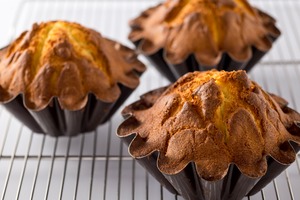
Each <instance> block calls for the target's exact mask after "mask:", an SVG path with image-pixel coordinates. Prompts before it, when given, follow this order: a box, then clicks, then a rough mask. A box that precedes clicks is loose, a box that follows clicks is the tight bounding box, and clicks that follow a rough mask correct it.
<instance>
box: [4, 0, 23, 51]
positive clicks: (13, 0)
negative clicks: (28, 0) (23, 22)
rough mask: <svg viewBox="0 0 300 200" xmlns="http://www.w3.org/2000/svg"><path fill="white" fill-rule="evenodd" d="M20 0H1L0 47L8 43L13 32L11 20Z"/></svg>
mask: <svg viewBox="0 0 300 200" xmlns="http://www.w3.org/2000/svg"><path fill="white" fill-rule="evenodd" d="M21 1H22V0H9V1H8V0H3V1H1V2H0V3H1V6H0V27H1V28H0V30H1V31H0V48H1V47H3V46H4V45H6V44H8V42H9V40H10V39H11V34H12V32H13V30H12V28H13V26H12V25H13V20H14V19H15V16H16V11H17V8H18V6H19V5H20V2H21Z"/></svg>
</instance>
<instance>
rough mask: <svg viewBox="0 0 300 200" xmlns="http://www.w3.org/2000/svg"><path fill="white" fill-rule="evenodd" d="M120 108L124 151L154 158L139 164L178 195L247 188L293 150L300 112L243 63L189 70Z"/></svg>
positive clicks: (230, 193) (223, 195)
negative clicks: (220, 68)
mask: <svg viewBox="0 0 300 200" xmlns="http://www.w3.org/2000/svg"><path fill="white" fill-rule="evenodd" d="M123 115H124V117H126V118H127V119H126V120H125V121H124V122H123V123H122V124H121V125H120V126H119V128H118V130H117V134H118V136H119V137H121V138H122V139H123V140H124V141H125V142H127V143H128V144H129V153H130V154H131V156H132V157H134V158H135V159H137V160H140V162H142V160H141V159H146V160H151V161H152V162H155V163H156V165H153V164H152V165H146V166H145V167H146V169H148V170H149V171H150V172H154V174H157V173H160V174H161V175H162V176H164V177H165V179H166V180H167V181H168V182H169V183H170V184H171V185H172V186H173V187H174V188H175V190H176V191H177V192H178V193H179V194H180V195H182V196H183V197H184V198H185V199H242V198H243V197H244V196H245V195H247V194H250V193H249V192H250V191H251V190H252V189H255V191H253V190H252V191H251V194H254V193H255V192H257V191H259V190H261V189H262V187H263V186H264V185H266V184H267V183H268V182H270V181H271V180H272V179H274V178H275V177H276V176H277V175H278V174H279V173H280V172H282V171H283V170H284V169H285V168H286V167H287V166H288V165H289V164H291V163H292V162H293V161H294V160H295V157H296V152H295V151H298V150H299V144H300V124H299V121H300V114H299V113H297V112H296V111H294V110H292V109H291V108H289V107H287V102H286V101H285V100H284V99H282V98H281V97H278V96H275V95H271V94H268V93H266V92H265V91H264V90H263V89H262V88H261V87H260V86H259V85H258V84H257V83H255V82H253V81H251V80H250V79H249V78H248V77H247V74H246V72H245V71H243V70H238V71H232V72H225V71H216V70H212V71H206V72H193V73H188V74H186V75H184V76H183V77H181V78H180V79H179V80H178V81H177V82H175V83H174V84H172V85H171V86H169V87H166V88H160V89H158V90H154V91H152V92H149V93H147V94H145V95H143V96H141V99H140V100H139V101H137V102H135V103H133V104H131V105H129V106H127V107H126V108H125V109H124V110H123ZM128 138H129V139H130V140H129V139H128ZM166 180H164V181H166Z"/></svg>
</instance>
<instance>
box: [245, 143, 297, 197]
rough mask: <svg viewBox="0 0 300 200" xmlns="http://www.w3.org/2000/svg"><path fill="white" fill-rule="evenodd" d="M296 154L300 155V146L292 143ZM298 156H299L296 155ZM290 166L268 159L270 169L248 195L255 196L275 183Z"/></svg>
mask: <svg viewBox="0 0 300 200" xmlns="http://www.w3.org/2000/svg"><path fill="white" fill-rule="evenodd" d="M290 144H291V145H292V147H293V148H294V150H295V152H296V153H298V152H299V151H300V146H299V145H298V144H296V143H294V142H290ZM296 156H297V155H296ZM289 166H290V165H283V164H281V163H278V162H277V161H276V160H274V159H273V158H271V157H269V158H268V169H267V172H266V174H265V175H264V176H263V177H262V178H261V179H260V180H259V181H258V182H257V184H255V186H254V187H253V188H252V189H251V191H250V192H249V193H248V195H249V196H251V195H254V194H256V193H258V192H259V191H261V190H262V189H263V188H264V187H265V186H266V185H268V184H269V183H270V182H271V181H273V180H274V179H275V178H276V177H277V176H278V175H280V174H281V173H282V172H283V171H284V170H286V168H288V167H289Z"/></svg>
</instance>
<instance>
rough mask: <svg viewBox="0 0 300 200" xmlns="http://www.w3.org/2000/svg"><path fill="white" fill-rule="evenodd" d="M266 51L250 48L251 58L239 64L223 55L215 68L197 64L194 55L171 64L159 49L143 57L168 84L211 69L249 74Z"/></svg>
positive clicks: (136, 43)
mask: <svg viewBox="0 0 300 200" xmlns="http://www.w3.org/2000/svg"><path fill="white" fill-rule="evenodd" d="M268 38H269V40H270V41H271V42H272V43H274V42H275V41H276V39H277V37H273V36H269V37H268ZM139 44H140V41H138V42H134V45H135V46H136V47H137V48H138V46H139ZM267 52H268V51H261V50H259V49H257V48H256V47H252V56H251V58H250V59H249V60H247V61H245V62H239V61H235V60H234V59H232V58H231V57H230V56H229V55H228V54H227V53H223V55H222V58H221V60H220V62H219V63H218V64H217V65H215V66H205V65H201V64H200V63H198V62H197V60H196V59H195V57H194V55H193V54H191V55H189V56H188V58H187V59H186V60H185V61H183V62H182V63H178V64H171V63H169V62H167V61H166V59H165V56H164V49H163V48H162V49H160V50H159V51H157V52H156V53H154V54H151V55H144V56H145V57H146V58H147V59H148V60H149V62H150V63H151V64H152V65H153V66H154V67H155V68H156V69H157V70H158V71H159V72H160V73H161V74H162V75H164V76H165V77H166V78H167V79H168V80H169V81H170V82H175V81H176V80H177V79H178V78H179V77H181V76H183V75H184V74H186V73H188V72H193V71H207V70H211V69H217V70H225V71H233V70H245V71H247V72H249V71H250V70H251V69H252V68H253V67H254V66H255V65H256V64H257V63H258V62H259V61H260V60H261V58H262V57H263V56H264V55H265V54H266V53H267Z"/></svg>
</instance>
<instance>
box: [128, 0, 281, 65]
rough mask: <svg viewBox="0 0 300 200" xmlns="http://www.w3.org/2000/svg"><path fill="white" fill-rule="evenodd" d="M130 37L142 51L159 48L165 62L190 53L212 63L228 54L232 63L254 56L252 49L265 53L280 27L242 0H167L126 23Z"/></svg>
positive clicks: (200, 59)
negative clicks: (129, 27)
mask: <svg viewBox="0 0 300 200" xmlns="http://www.w3.org/2000/svg"><path fill="white" fill-rule="evenodd" d="M130 26H131V29H132V30H131V32H130V34H129V39H130V40H131V41H133V42H138V43H139V44H138V49H139V50H140V51H141V52H142V53H143V54H146V55H150V54H154V53H155V52H157V51H159V50H160V49H163V50H164V56H165V58H166V60H167V61H168V62H169V63H172V64H179V63H182V62H183V61H184V60H185V59H187V57H188V56H189V55H191V54H193V55H194V56H195V58H196V60H197V62H198V63H201V65H205V66H214V65H216V64H217V63H219V62H220V60H221V58H222V53H223V52H226V53H228V54H229V56H230V57H232V58H233V59H234V60H236V61H245V60H248V59H250V57H251V56H252V47H256V48H257V49H258V50H261V51H264V52H265V51H267V50H269V49H270V48H271V46H272V38H277V37H278V36H279V35H280V31H279V30H278V29H277V28H276V26H275V20H274V19H273V18H272V17H270V16H269V15H267V14H266V13H264V12H262V11H261V10H259V9H257V8H255V7H252V6H251V5H250V4H249V3H248V2H247V1H246V0H166V1H165V2H164V3H161V4H159V5H157V6H155V7H152V8H149V9H147V10H145V11H144V12H143V13H142V14H141V15H140V16H138V17H137V18H135V19H133V20H132V21H131V22H130Z"/></svg>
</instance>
